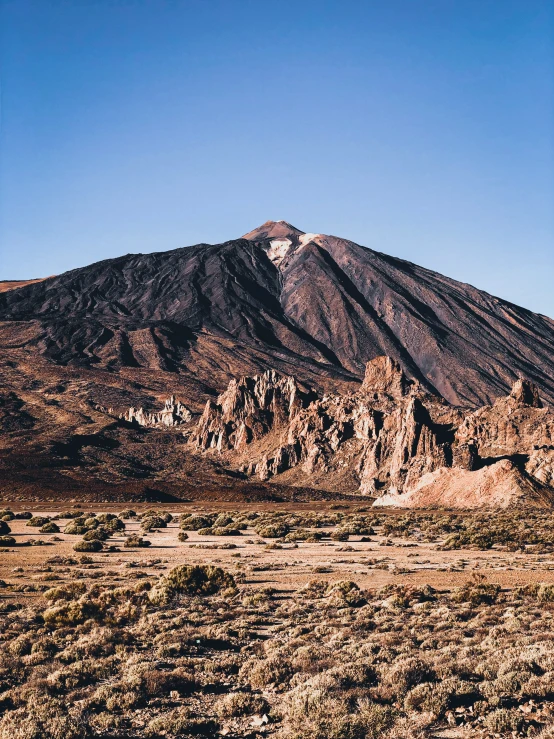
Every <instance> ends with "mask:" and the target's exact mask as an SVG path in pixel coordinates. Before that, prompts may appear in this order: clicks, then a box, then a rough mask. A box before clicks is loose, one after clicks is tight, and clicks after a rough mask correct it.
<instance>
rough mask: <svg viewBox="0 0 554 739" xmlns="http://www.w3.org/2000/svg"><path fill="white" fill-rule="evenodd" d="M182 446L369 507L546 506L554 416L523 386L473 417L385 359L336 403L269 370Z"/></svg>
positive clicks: (216, 406) (243, 384)
mask: <svg viewBox="0 0 554 739" xmlns="http://www.w3.org/2000/svg"><path fill="white" fill-rule="evenodd" d="M191 441H192V444H193V445H194V446H195V447H196V448H197V449H201V450H210V449H211V450H216V452H218V453H221V454H223V455H224V456H225V457H226V460H227V462H228V463H230V464H234V465H236V466H237V467H238V468H239V469H240V470H241V471H242V472H244V473H245V474H247V475H255V476H257V477H258V478H260V479H261V480H267V479H270V478H274V477H275V476H280V479H281V480H282V481H288V482H290V483H294V484H305V485H315V486H317V485H320V486H321V487H323V488H325V485H326V484H330V485H331V489H337V487H338V488H340V479H341V477H342V478H346V477H348V478H349V479H352V478H354V479H355V480H356V481H357V486H358V492H359V493H360V494H362V495H370V496H372V497H374V498H375V499H376V504H378V505H401V506H404V505H405V506H412V505H414V506H416V505H417V506H425V505H447V506H462V507H471V506H477V505H499V504H500V505H501V504H506V505H508V504H509V503H510V502H513V501H515V500H516V499H518V498H520V497H525V498H527V499H528V500H529V501H530V502H541V503H544V502H545V501H547V500H551V501H553V502H554V486H553V482H554V415H553V414H552V413H551V411H550V410H548V409H547V408H544V407H542V403H541V401H540V398H539V396H538V392H537V389H536V387H535V386H534V385H533V384H532V383H530V382H528V381H527V380H521V379H520V380H517V381H516V382H515V383H514V386H513V388H512V391H511V392H510V394H509V395H508V396H506V397H503V398H499V399H498V400H497V401H496V402H495V403H494V404H493V405H492V406H485V407H482V408H479V409H478V410H475V411H473V410H464V409H461V408H459V407H455V406H452V405H450V404H448V403H447V402H446V401H445V400H444V399H443V398H441V397H439V396H438V395H433V394H431V393H429V392H426V391H425V390H424V389H423V388H422V386H421V385H420V384H419V383H418V382H417V381H414V380H410V379H409V378H408V377H407V376H406V374H405V373H404V372H403V370H402V368H401V367H400V365H399V363H398V362H396V361H395V360H393V359H391V358H390V357H384V356H383V357H377V358H376V359H374V360H372V361H371V362H368V364H367V367H366V372H365V377H364V381H363V383H362V385H361V387H360V389H359V390H358V391H357V392H354V393H347V394H344V395H337V394H333V395H331V394H326V395H323V396H321V397H316V396H315V395H314V394H313V393H309V392H308V393H307V392H301V391H300V390H299V388H298V385H297V383H296V381H295V380H294V379H293V378H292V377H283V376H280V375H279V374H278V373H276V372H274V371H269V372H266V373H265V374H264V375H261V376H257V377H253V378H248V377H243V378H241V379H240V380H239V381H238V382H236V381H232V382H231V383H230V385H229V388H228V389H227V390H226V391H225V392H224V393H223V394H222V395H220V396H219V397H218V399H217V401H216V402H215V403H213V402H208V404H207V405H206V408H205V410H204V413H203V415H202V418H201V419H200V421H199V423H198V426H197V428H196V430H195V431H194V432H193V433H192V435H191ZM464 490H465V491H467V494H466V493H464Z"/></svg>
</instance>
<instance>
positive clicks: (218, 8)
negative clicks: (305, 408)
mask: <svg viewBox="0 0 554 739" xmlns="http://www.w3.org/2000/svg"><path fill="white" fill-rule="evenodd" d="M0 7H1V14H0V29H1V30H0V63H1V72H0V74H1V78H0V80H1V112H0V115H1V118H0V144H1V152H0V279H17V278H30V277H35V276H44V275H49V274H58V273H60V272H63V271H65V270H68V269H72V268H74V267H78V266H83V265H85V264H89V263H91V262H94V261H98V260H100V259H106V258H108V257H113V256H118V255H121V254H125V253H128V252H151V251H163V250H166V249H173V248H176V247H180V246H187V245H190V244H194V243H198V242H203V241H205V242H210V243H215V242H219V241H223V240H226V239H229V238H234V237H237V236H240V235H241V234H243V233H245V232H247V231H249V230H250V229H252V228H254V227H255V226H257V225H259V224H260V223H262V222H263V221H265V220H267V219H274V220H278V219H285V220H288V221H290V222H291V223H293V224H294V225H296V226H298V227H299V228H301V229H303V230H305V231H315V232H321V233H331V234H335V235H340V236H345V237H347V238H350V239H352V240H354V241H357V242H358V243H361V244H364V245H366V246H369V247H371V248H374V249H378V250H380V251H384V252H387V253H389V254H392V255H395V256H399V257H402V258H405V259H409V260H411V261H413V262H416V263H418V264H421V265H424V266H426V267H429V268H431V269H434V270H436V271H438V272H442V273H443V274H446V275H448V276H450V277H454V278H456V279H459V280H462V281H464V282H470V283H471V284H473V285H475V286H476V287H479V288H481V289H484V290H487V291H489V292H491V293H493V294H495V295H498V296H500V297H503V298H506V299H508V300H511V301H513V302H515V303H518V304H520V305H524V306H526V307H528V308H531V309H533V310H536V311H538V312H542V313H545V314H547V315H550V316H551V317H554V290H553V282H554V4H552V2H551V0H386V2H384V0H378V1H377V0H365V1H364V2H362V1H356V2H353V1H352V0H340V1H339V0H333V1H332V2H331V1H329V0H317V2H316V1H315V0H314V1H312V0H296V1H295V2H289V0H279V2H274V0H263V2H260V0H256V1H250V0H190V1H189V0H173V1H170V0H149V1H147V0H134V1H132V0H127V1H125V0H119V1H117V0H0Z"/></svg>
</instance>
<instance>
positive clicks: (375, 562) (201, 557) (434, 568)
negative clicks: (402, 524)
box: [0, 504, 554, 602]
mask: <svg viewBox="0 0 554 739" xmlns="http://www.w3.org/2000/svg"><path fill="white" fill-rule="evenodd" d="M6 507H9V505H8V504H7V505H6ZM147 507H148V506H137V507H135V510H136V511H137V512H140V510H141V509H142V510H145V509H146V508H147ZM309 507H310V506H309V505H295V506H290V507H287V506H282V505H274V506H269V505H261V504H251V505H250V506H241V510H246V509H248V510H257V511H260V510H266V511H267V510H295V511H298V510H308V509H309ZM322 507H323V506H319V507H318V510H321V509H322ZM325 507H327V506H325ZM120 509H121V505H119V506H102V508H94V507H93V506H84V505H83V506H82V507H80V508H79V510H82V511H83V512H85V511H86V510H94V511H95V512H96V513H100V512H101V511H108V510H111V511H112V512H117V511H119V510H120ZM226 509H227V510H232V509H233V506H232V505H229V504H220V505H215V504H214V505H210V506H209V508H207V507H203V506H200V505H198V504H189V505H185V504H183V505H175V506H172V507H171V506H169V507H167V508H166V510H169V511H170V512H171V513H173V514H179V513H183V512H185V511H186V512H202V511H203V510H210V511H214V510H226ZM14 510H18V508H17V507H16V506H14ZM19 510H21V508H19ZM60 510H64V509H60V508H56V507H52V506H51V507H43V508H33V513H35V514H37V513H41V514H45V515H50V516H52V515H55V514H56V513H59V512H60ZM65 510H67V508H66V509H65ZM234 510H236V507H235V508H234ZM390 515H397V514H395V513H391V514H390ZM58 523H60V528H61V529H62V531H63V527H64V525H65V523H66V521H63V520H62V521H60V522H58ZM26 524H27V522H26V521H25V520H14V521H11V522H10V527H11V529H12V534H11V535H12V536H14V537H15V538H16V540H17V542H18V544H19V543H21V544H22V543H24V542H25V541H26V540H29V539H41V540H43V541H44V542H45V544H43V545H38V546H17V547H13V548H10V549H4V550H0V579H1V580H4V581H5V582H6V583H9V584H16V583H17V584H20V585H24V584H31V585H32V584H48V585H50V584H52V585H53V584H55V582H56V580H58V579H59V580H60V581H63V580H71V579H73V578H75V577H79V578H81V579H84V580H89V579H93V578H95V577H98V576H99V574H100V573H98V571H99V570H101V572H102V577H103V582H104V583H107V582H113V583H114V584H116V583H118V582H121V581H125V580H127V579H128V578H129V577H137V576H138V577H140V576H146V575H154V574H158V575H159V574H161V572H163V571H165V570H167V569H170V568H172V567H174V566H176V565H178V564H208V563H211V564H217V565H220V566H222V567H224V568H225V569H227V570H229V571H230V572H232V573H234V574H238V573H242V576H243V578H244V582H246V583H247V584H250V585H252V586H254V587H256V586H259V587H262V586H271V587H274V588H276V589H277V590H279V591H282V592H283V594H285V593H286V592H287V591H293V590H296V589H298V588H299V587H301V586H302V585H304V584H305V583H307V582H309V581H310V580H312V579H314V578H316V579H319V580H327V581H335V580H354V581H355V582H356V583H358V585H359V586H360V587H362V588H375V587H380V586H382V585H385V584H387V583H409V584H424V583H428V584H430V585H432V586H433V587H435V588H437V589H441V590H449V589H451V588H453V587H457V586H459V585H461V584H463V583H464V582H466V581H467V579H468V578H469V577H470V576H471V575H472V573H474V572H478V573H480V574H481V575H483V576H484V577H485V578H486V580H487V581H488V582H495V583H499V584H500V585H501V586H502V587H503V588H513V587H516V586H519V585H524V584H527V583H532V582H554V555H552V554H550V555H536V554H520V553H516V554H514V553H510V552H503V551H496V550H494V549H492V550H489V551H477V550H456V551H439V550H437V544H436V543H421V542H416V541H411V540H406V539H387V538H385V537H384V536H383V535H382V534H381V533H380V531H379V527H377V529H376V535H374V536H371V537H369V538H370V541H361V539H362V537H360V536H351V537H350V540H349V541H348V542H335V541H330V540H327V539H324V540H323V541H321V542H317V543H307V542H298V543H297V544H296V545H293V544H280V545H277V547H278V548H270V549H268V548H267V547H268V545H269V546H275V540H270V539H265V540H264V539H262V538H261V537H259V536H258V535H257V534H256V533H255V532H254V531H253V530H247V531H243V532H242V535H241V536H200V535H198V533H197V532H195V531H191V532H188V536H189V539H188V540H187V541H185V542H180V541H179V540H178V538H177V537H178V533H179V531H180V529H179V525H178V524H177V523H175V522H171V523H170V524H169V525H168V527H167V528H166V529H160V530H158V531H156V532H150V533H148V534H147V535H144V534H141V531H140V522H139V521H138V520H128V521H126V533H127V534H139V535H143V536H144V538H147V539H148V540H149V541H150V542H151V546H150V547H149V548H147V549H125V548H123V543H124V541H125V538H124V537H123V536H114V537H112V538H111V539H110V540H109V542H108V544H110V545H114V546H115V547H116V548H117V551H111V552H100V553H98V554H93V555H91V556H92V558H93V560H94V566H92V565H88V566H86V567H85V568H84V569H81V570H77V571H76V570H75V569H72V570H70V569H69V568H66V569H65V571H60V568H59V567H55V568H52V567H49V566H48V563H47V560H48V559H49V558H51V557H54V556H61V557H73V558H75V559H78V558H79V557H80V555H79V554H78V553H77V552H75V551H74V550H73V544H75V542H77V541H79V540H80V539H81V537H80V536H72V535H68V534H63V533H60V534H55V535H49V534H41V533H39V532H38V530H37V529H35V528H31V527H28V526H27V525H26ZM331 530H332V529H321V530H320V531H322V532H325V531H328V532H330V531H331ZM390 542H392V545H391V544H390ZM228 545H232V548H222V547H225V546H228ZM138 570H140V573H144V574H140V575H138V574H137V572H138ZM95 573H98V575H97V574H95ZM131 573H134V574H132V575H131ZM38 595H39V593H37V592H30V593H18V594H17V595H15V594H14V593H9V595H8V593H7V592H6V591H4V596H3V597H9V598H10V600H13V599H14V596H15V597H16V599H17V600H18V601H19V602H24V601H26V600H27V599H34V598H36V597H37V596H38Z"/></svg>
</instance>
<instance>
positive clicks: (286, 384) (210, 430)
mask: <svg viewBox="0 0 554 739" xmlns="http://www.w3.org/2000/svg"><path fill="white" fill-rule="evenodd" d="M312 397H313V394H310V393H304V392H302V390H301V389H300V388H299V386H298V384H297V383H296V381H295V379H294V378H293V377H287V376H285V377H283V376H282V375H279V374H278V373H277V372H275V371H274V370H268V371H267V372H264V374H263V375H257V376H255V377H242V378H241V379H240V380H231V382H230V383H229V387H228V388H227V390H226V391H225V392H224V393H222V394H221V395H220V396H219V397H218V398H217V400H216V401H215V402H213V401H211V400H209V401H208V402H207V403H206V407H205V409H204V413H203V414H202V416H201V418H200V421H199V422H198V426H197V428H196V430H195V433H194V434H193V437H192V442H193V444H194V445H195V446H197V447H198V448H200V449H217V450H218V451H220V452H221V451H223V450H228V449H235V450H240V449H243V448H244V447H245V446H246V445H247V444H250V443H251V442H253V441H256V440H258V439H261V438H262V437H263V436H265V435H266V434H268V433H269V432H270V431H274V430H275V429H284V428H286V426H287V424H288V423H289V422H290V421H292V419H293V418H294V417H295V416H296V414H297V413H298V412H299V411H300V409H301V408H302V407H305V406H306V405H308V404H309V402H310V401H311V399H312Z"/></svg>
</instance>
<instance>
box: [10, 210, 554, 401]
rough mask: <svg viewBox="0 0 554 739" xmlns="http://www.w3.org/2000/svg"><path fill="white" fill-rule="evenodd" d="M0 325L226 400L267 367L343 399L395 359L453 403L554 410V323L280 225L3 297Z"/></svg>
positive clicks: (53, 348)
mask: <svg viewBox="0 0 554 739" xmlns="http://www.w3.org/2000/svg"><path fill="white" fill-rule="evenodd" d="M0 319H1V320H2V321H4V322H8V325H7V326H6V323H4V327H3V332H2V335H3V336H6V333H5V332H6V331H8V333H10V332H11V333H12V335H13V333H14V332H18V331H19V332H21V331H22V330H23V327H25V330H24V333H25V335H24V337H23V338H22V340H21V341H22V343H23V344H25V345H28V346H33V347H34V348H35V350H36V351H38V352H39V353H40V354H41V355H42V356H44V357H46V358H47V359H49V360H51V361H53V362H56V363H59V364H65V365H67V364H71V365H81V366H89V367H92V366H98V367H110V368H112V369H117V368H121V367H136V368H146V369H149V370H156V371H163V372H172V373H178V374H182V373H190V374H191V375H192V376H194V377H195V378H197V379H198V380H200V381H201V382H204V383H207V384H208V385H210V386H212V387H214V388H216V389H218V390H220V389H222V388H223V387H224V386H225V384H226V383H227V382H228V381H229V379H231V377H232V376H236V375H240V374H252V373H254V372H256V371H260V370H263V369H265V368H267V367H269V366H271V367H274V368H276V369H278V370H280V371H284V372H286V373H288V374H294V375H295V376H296V377H298V378H299V379H300V380H301V381H305V382H309V383H312V384H313V383H314V382H315V383H316V384H319V385H322V386H324V385H325V384H326V382H327V383H329V384H330V385H333V384H334V385H335V387H338V386H340V385H341V384H343V386H344V383H349V382H350V383H352V382H355V381H356V380H361V378H362V377H363V372H364V368H365V365H366V363H367V362H368V361H369V360H370V359H372V358H373V357H375V356H379V355H388V356H391V357H393V358H394V359H396V360H397V361H398V362H399V363H400V365H401V366H402V367H403V369H404V371H405V372H406V373H407V374H408V375H409V376H410V377H412V378H414V379H417V380H419V381H420V382H421V383H422V384H423V385H424V386H425V387H426V388H428V389H430V390H434V391H438V393H440V394H441V395H442V396H443V397H444V398H445V399H447V400H448V401H449V402H452V403H457V404H461V405H472V404H473V405H475V404H479V403H488V402H492V401H493V400H494V398H495V397H498V396H499V395H501V394H503V393H505V392H506V391H507V390H508V389H509V388H510V386H511V384H512V383H513V381H514V380H515V379H517V378H518V377H520V376H523V377H526V378H528V379H530V380H532V381H533V382H535V383H536V384H537V386H538V387H539V389H540V391H541V394H542V396H543V397H544V398H545V399H546V400H547V401H548V402H552V401H553V400H554V321H552V320H551V319H549V318H547V317H545V316H541V315H538V314H536V313H532V312H531V311H528V310H525V309H524V308H519V307H517V306H515V305H513V304H511V303H508V302H506V301H503V300H501V299H499V298H495V297H493V296H491V295H488V294H487V293H485V292H483V291H480V290H477V289H476V288H474V287H472V286H470V285H465V284H463V283H460V282H456V281H455V280H451V279H449V278H446V277H443V276H441V275H439V274H437V273H435V272H431V271H430V270H427V269H424V268H422V267H418V266H416V265H414V264H411V263H409V262H406V261H403V260H400V259H396V258H394V257H389V256H387V255H385V254H381V253H379V252H376V251H372V250H370V249H367V248H364V247H362V246H359V245H358V244H355V243H353V242H351V241H348V240H346V239H341V238H337V237H333V236H324V235H321V234H306V233H303V232H302V231H300V230H299V229H297V228H294V227H293V226H291V225H290V224H288V223H286V222H284V221H279V222H272V221H268V222H267V223H265V224H263V226H261V227H259V228H257V229H255V230H254V231H251V232H250V233H248V234H246V235H245V237H243V238H242V239H236V240H232V241H227V242H225V243H223V244H217V245H208V244H200V245H197V246H192V247H188V248H184V249H176V250H173V251H169V252H163V253H154V254H147V255H143V254H137V255H127V256H124V257H120V258H117V259H110V260H106V261H103V262H99V263H97V264H93V265H90V266H89V267H84V268H82V269H76V270H73V271H71V272H67V273H65V274H62V275H59V276H57V277H52V278H49V279H46V280H43V281H41V282H37V283H34V284H30V285H27V286H24V287H22V288H20V289H17V290H11V291H9V292H5V293H2V294H0ZM0 340H1V337H0Z"/></svg>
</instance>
